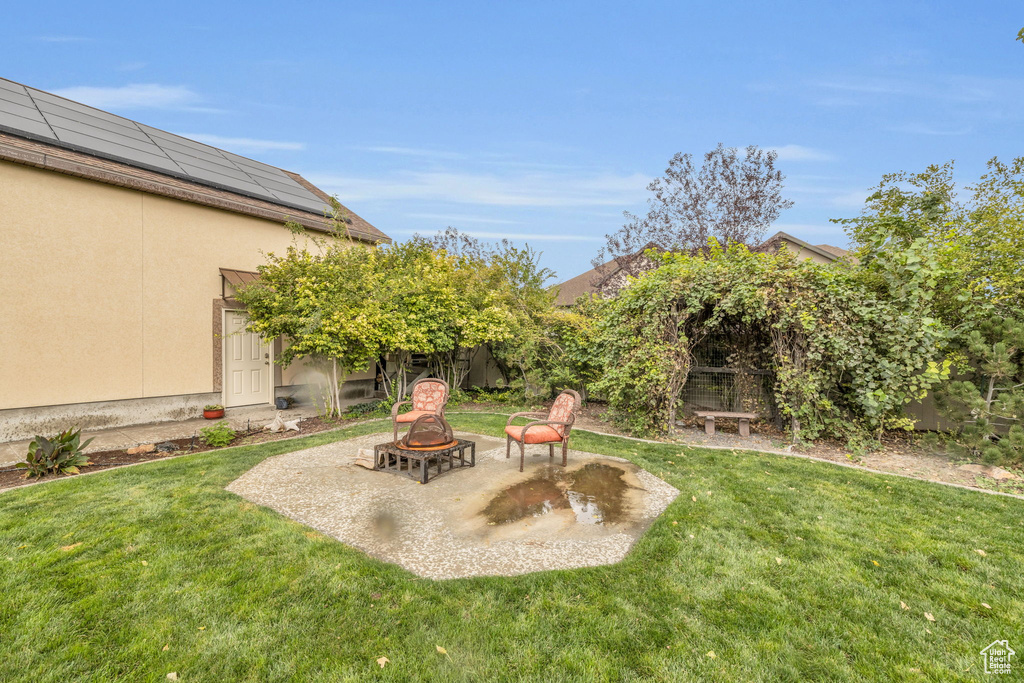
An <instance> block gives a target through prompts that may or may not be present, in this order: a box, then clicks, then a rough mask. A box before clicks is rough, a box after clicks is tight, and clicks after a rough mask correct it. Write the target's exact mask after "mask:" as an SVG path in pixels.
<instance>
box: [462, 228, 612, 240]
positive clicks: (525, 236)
mask: <svg viewBox="0 0 1024 683" xmlns="http://www.w3.org/2000/svg"><path fill="white" fill-rule="evenodd" d="M464 232H465V234H467V235H469V236H471V237H479V238H481V239H492V240H495V239H507V240H522V241H524V242H604V241H605V238H604V237H596V236H594V235H556V234H551V233H543V234H539V235H537V234H532V233H527V232H479V231H475V230H465V231H464Z"/></svg>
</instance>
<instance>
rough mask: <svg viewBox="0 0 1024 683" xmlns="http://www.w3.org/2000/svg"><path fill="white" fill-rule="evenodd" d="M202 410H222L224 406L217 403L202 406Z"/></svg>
mask: <svg viewBox="0 0 1024 683" xmlns="http://www.w3.org/2000/svg"><path fill="white" fill-rule="evenodd" d="M203 410H224V406H222V405H220V404H219V403H213V404H211V405H208V406H203Z"/></svg>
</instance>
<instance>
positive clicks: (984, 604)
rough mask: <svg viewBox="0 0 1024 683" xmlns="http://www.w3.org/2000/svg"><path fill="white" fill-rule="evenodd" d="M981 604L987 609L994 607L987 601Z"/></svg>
mask: <svg viewBox="0 0 1024 683" xmlns="http://www.w3.org/2000/svg"><path fill="white" fill-rule="evenodd" d="M981 606H982V607H984V608H985V609H992V605H990V604H988V603H987V602H983V603H981Z"/></svg>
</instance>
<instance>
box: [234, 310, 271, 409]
mask: <svg viewBox="0 0 1024 683" xmlns="http://www.w3.org/2000/svg"><path fill="white" fill-rule="evenodd" d="M224 316H225V320H224V332H225V334H224V356H223V358H224V405H225V407H231V406H248V405H252V404H254V403H270V400H271V390H272V386H273V382H272V381H271V377H272V375H271V371H272V369H273V366H272V365H271V358H270V346H269V345H268V344H266V343H264V341H263V338H262V337H260V336H259V335H258V334H253V333H252V332H246V330H245V323H246V322H247V319H246V316H245V313H241V312H239V311H225V313H224Z"/></svg>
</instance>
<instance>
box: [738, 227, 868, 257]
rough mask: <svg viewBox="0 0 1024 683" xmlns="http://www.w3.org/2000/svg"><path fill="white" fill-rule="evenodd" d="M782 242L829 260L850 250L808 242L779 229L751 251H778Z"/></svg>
mask: <svg viewBox="0 0 1024 683" xmlns="http://www.w3.org/2000/svg"><path fill="white" fill-rule="evenodd" d="M783 244H792V245H794V246H796V247H799V248H800V249H806V250H807V251H810V252H812V253H815V254H818V255H819V256H821V257H822V258H825V259H828V260H829V261H835V260H836V259H839V258H842V257H843V256H846V255H847V254H849V253H850V252H849V251H847V250H846V249H842V248H840V247H833V246H832V245H831V244H811V243H810V242H804V241H803V240H802V239H800V238H799V237H794V236H793V235H790V234H789V233H787V232H782V231H781V230H780V231H779V232H777V233H775V234H774V235H772V236H771V237H769V238H768V239H766V240H765V241H764V242H761V244H759V245H757V246H756V247H754V248H753V249H751V251H763V252H770V251H778V250H779V248H780V247H781V246H782V245H783Z"/></svg>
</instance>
